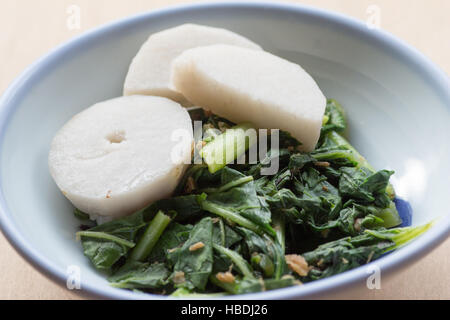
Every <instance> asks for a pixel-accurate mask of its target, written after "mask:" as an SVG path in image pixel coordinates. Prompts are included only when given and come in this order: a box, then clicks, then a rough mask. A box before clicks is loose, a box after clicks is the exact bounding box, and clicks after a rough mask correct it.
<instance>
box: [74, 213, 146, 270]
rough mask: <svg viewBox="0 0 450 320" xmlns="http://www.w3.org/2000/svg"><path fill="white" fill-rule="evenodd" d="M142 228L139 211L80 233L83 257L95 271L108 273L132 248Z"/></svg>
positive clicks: (141, 216)
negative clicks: (87, 259)
mask: <svg viewBox="0 0 450 320" xmlns="http://www.w3.org/2000/svg"><path fill="white" fill-rule="evenodd" d="M144 226H145V222H144V219H143V215H142V212H141V211H139V212H137V213H135V214H133V215H131V216H128V217H125V218H122V219H118V220H114V221H111V222H107V223H104V224H101V225H99V226H96V227H94V228H91V229H89V230H87V231H85V232H80V233H78V235H79V236H80V239H81V244H82V246H83V251H84V255H85V256H86V257H88V258H89V259H90V260H91V262H92V264H93V265H94V266H95V267H96V268H97V269H99V270H102V271H106V272H110V271H111V268H112V267H113V266H114V264H115V263H116V262H117V261H119V259H120V258H121V257H123V256H125V255H126V254H127V253H128V251H129V250H130V249H131V248H132V247H133V246H134V239H135V237H136V235H137V233H138V231H139V230H140V229H141V228H143V227H144ZM132 244H133V245H132Z"/></svg>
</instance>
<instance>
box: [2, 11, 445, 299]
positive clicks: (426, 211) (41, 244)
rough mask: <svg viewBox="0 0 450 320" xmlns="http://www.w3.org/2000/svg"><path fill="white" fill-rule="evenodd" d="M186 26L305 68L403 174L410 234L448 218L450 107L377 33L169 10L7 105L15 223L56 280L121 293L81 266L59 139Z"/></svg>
mask: <svg viewBox="0 0 450 320" xmlns="http://www.w3.org/2000/svg"><path fill="white" fill-rule="evenodd" d="M185 22H193V23H199V24H206V25H210V26H216V27H225V28H228V29H230V30H233V31H235V32H238V33H241V34H243V35H244V36H247V37H248V38H250V39H252V40H253V41H255V42H257V43H258V44H260V45H262V47H263V48H264V49H265V50H267V51H270V52H272V53H274V54H277V55H280V56H282V57H284V58H286V59H289V60H291V61H293V62H296V63H299V64H301V65H302V66H303V67H304V68H305V69H306V70H307V71H308V72H309V73H310V74H311V75H312V76H313V77H314V78H315V79H316V81H317V82H318V83H319V86H320V87H321V89H322V90H323V92H324V94H325V95H326V96H327V97H330V98H335V99H337V100H338V101H339V102H341V104H342V105H343V106H344V108H345V109H346V111H347V113H348V117H349V121H350V124H349V127H350V129H349V137H350V140H351V142H352V143H353V144H354V145H355V146H356V148H357V149H359V150H360V151H361V153H362V154H363V155H365V156H366V158H367V159H369V161H370V162H371V163H372V164H373V165H374V166H375V167H376V168H390V169H394V170H395V172H396V173H395V176H394V177H393V180H392V182H393V184H394V186H395V187H396V189H397V192H398V195H399V196H400V197H402V198H404V199H407V200H408V201H409V202H410V204H411V206H412V208H413V219H412V224H413V225H418V224H421V223H424V222H427V221H429V220H431V219H433V218H436V217H438V216H441V215H444V214H447V213H448V210H445V209H444V208H446V207H447V206H446V205H444V204H443V202H444V201H445V199H446V198H447V197H448V186H447V185H446V183H448V181H446V180H448V177H449V173H450V164H449V162H448V161H447V160H448V159H449V155H450V150H449V143H448V141H447V139H448V138H449V137H450V129H449V126H448V120H449V119H450V117H449V115H450V114H449V113H450V109H449V108H448V103H449V100H448V95H445V94H444V93H443V92H442V89H441V88H437V87H436V85H435V83H436V81H435V79H433V78H432V76H431V75H430V74H428V73H427V72H426V70H425V69H424V68H423V67H422V66H420V65H417V64H416V62H415V60H414V59H413V58H411V57H410V56H408V55H407V54H406V53H403V52H401V51H399V50H396V49H394V48H393V47H392V46H389V45H388V44H383V45H382V43H381V42H380V41H378V40H376V38H372V37H371V36H367V34H364V32H369V31H364V32H361V31H356V30H355V29H353V28H350V27H349V26H346V25H343V24H340V23H338V22H336V21H331V20H328V19H326V18H325V17H324V16H320V15H314V14H311V12H308V11H307V10H288V8H282V7H272V8H271V9H270V10H268V9H267V8H264V7H263V6H259V7H258V6H249V7H245V6H241V7H233V6H223V7H218V6H217V7H214V6H211V7H208V6H203V7H192V8H184V9H182V10H172V11H171V10H168V11H161V12H157V13H154V14H148V15H144V16H140V17H138V18H135V19H131V20H128V21H127V22H122V23H119V24H115V25H112V26H109V27H107V28H103V29H102V31H97V32H94V33H91V34H89V35H87V36H84V37H82V38H81V39H79V40H77V41H75V42H72V43H71V44H69V45H66V46H65V47H63V48H61V49H59V50H58V51H57V52H55V53H53V54H52V55H51V56H50V57H48V58H46V59H45V60H43V61H41V63H40V64H38V65H36V66H35V67H34V68H33V69H32V70H31V71H30V72H29V73H28V76H27V77H26V78H24V79H22V82H21V83H20V87H17V90H16V91H15V92H14V96H13V97H12V98H11V99H9V100H8V105H9V110H12V111H11V112H10V113H9V116H8V125H7V127H6V130H5V132H4V136H3V137H2V139H3V143H2V144H1V146H0V148H1V149H0V150H1V151H0V154H1V167H0V170H1V171H0V177H1V188H2V191H3V196H4V199H5V202H6V204H7V207H8V209H9V210H8V212H6V215H8V219H10V221H11V223H12V224H13V225H14V226H15V227H16V228H17V229H18V230H19V231H20V233H21V235H22V236H23V237H24V239H25V241H27V242H28V243H29V245H30V246H31V247H32V248H34V249H35V250H36V251H37V252H39V253H40V254H41V255H42V256H44V257H45V258H46V259H48V260H49V261H50V262H51V263H52V264H53V265H54V267H55V268H56V269H59V270H60V271H62V272H65V271H66V270H67V268H68V267H69V266H72V265H75V266H78V267H79V268H80V269H81V275H82V281H83V283H89V284H90V285H92V286H96V287H98V288H100V289H102V290H103V289H104V290H105V292H106V291H107V290H112V289H111V288H110V287H109V286H108V285H107V283H106V281H105V280H104V277H103V276H101V275H99V274H98V273H97V272H96V271H95V270H94V269H93V268H92V267H91V266H90V264H89V262H88V260H87V259H86V258H85V257H84V256H83V254H82V250H81V247H80V244H79V243H78V242H76V241H75V236H74V234H75V232H76V230H77V228H78V225H79V222H78V221H77V220H76V219H75V218H74V217H73V215H72V206H71V205H70V203H69V202H68V201H67V200H66V199H65V198H64V196H63V195H62V194H61V193H60V192H59V190H58V189H57V187H56V185H55V183H54V182H53V181H52V179H51V177H50V175H49V171H48V167H47V155H48V151H49V146H50V142H51V139H52V137H53V135H54V134H55V133H56V131H57V130H58V129H59V128H60V127H61V126H62V125H63V124H64V123H65V122H66V121H67V120H69V119H70V118H71V117H72V116H74V115H75V114H76V113H78V112H80V111H81V110H83V109H84V108H86V107H88V106H90V105H92V104H93V103H95V102H98V101H101V100H105V99H108V98H112V97H115V96H119V95H121V92H122V84H123V80H124V77H125V74H126V72H127V69H128V65H129V63H130V61H131V59H132V57H133V56H134V55H135V54H136V52H137V50H138V49H139V47H140V45H141V44H142V43H143V41H145V39H146V38H147V37H148V35H149V34H150V33H152V32H155V31H158V30H161V29H164V28H167V27H171V26H175V25H178V24H181V23H185ZM371 32H374V33H376V32H377V31H371ZM443 177H446V178H447V179H444V178H443ZM430 232H432V230H431V231H430ZM305 287H306V286H305ZM299 290H301V288H299Z"/></svg>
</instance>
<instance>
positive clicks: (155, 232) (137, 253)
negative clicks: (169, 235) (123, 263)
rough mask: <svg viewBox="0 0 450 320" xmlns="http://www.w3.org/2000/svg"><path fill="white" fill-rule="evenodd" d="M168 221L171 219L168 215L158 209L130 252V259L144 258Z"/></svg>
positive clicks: (138, 259)
mask: <svg viewBox="0 0 450 320" xmlns="http://www.w3.org/2000/svg"><path fill="white" fill-rule="evenodd" d="M170 221H172V219H171V218H170V217H169V216H168V215H165V214H164V213H163V212H162V211H158V213H157V214H156V216H155V217H154V218H153V220H152V221H151V222H150V224H149V225H148V227H147V229H146V230H145V232H144V234H143V235H142V237H141V239H140V240H139V242H138V243H137V245H136V247H135V248H134V249H133V251H132V252H131V255H130V259H132V260H136V261H143V260H145V259H146V258H147V257H148V255H149V254H150V252H151V251H152V249H153V247H154V246H155V244H156V242H157V241H158V239H159V237H160V236H161V234H162V233H163V232H164V230H165V229H166V227H167V226H168V224H169V223H170Z"/></svg>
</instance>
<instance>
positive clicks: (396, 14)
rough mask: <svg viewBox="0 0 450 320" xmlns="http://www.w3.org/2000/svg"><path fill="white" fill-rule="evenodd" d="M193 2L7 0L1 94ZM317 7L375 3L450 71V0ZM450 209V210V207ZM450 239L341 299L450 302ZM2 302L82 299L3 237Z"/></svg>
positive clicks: (358, 0) (314, 0) (0, 5)
mask: <svg viewBox="0 0 450 320" xmlns="http://www.w3.org/2000/svg"><path fill="white" fill-rule="evenodd" d="M192 2H198V1H187V0H164V1H162V0H126V1H123V0H95V1H93V0H33V1H29V0H1V1H0V30H1V31H0V92H3V91H4V90H5V89H6V88H7V86H8V85H9V84H10V83H11V81H12V80H13V79H14V78H15V77H16V76H17V75H19V74H20V72H21V71H23V69H24V68H26V67H27V66H28V65H29V64H30V63H32V62H33V61H34V60H36V59H37V58H38V57H40V56H42V55H43V54H45V53H46V52H48V51H49V50H50V49H51V48H53V47H55V46H56V45H58V44H60V43H62V42H64V41H67V40H69V39H70V38H72V37H74V36H76V35H78V34H80V33H82V32H85V31H87V30H89V29H92V28H94V27H97V26H99V25H102V24H104V23H107V22H111V21H113V20H115V19H119V18H123V17H126V16H129V15H132V14H136V13H140V12H144V11H148V10H152V9H156V8H161V7H164V6H168V5H174V4H181V3H192ZM288 2H297V3H303V4H307V5H313V6H316V7H321V8H325V9H329V10H333V11H337V12H340V13H344V14H347V15H350V16H353V17H355V18H358V19H361V20H366V19H367V17H368V16H367V12H366V10H367V8H368V7H369V5H377V6H378V7H379V8H380V10H381V27H382V28H383V29H385V30H387V31H389V32H391V33H393V34H394V35H396V36H398V37H399V38H401V39H403V40H405V41H406V42H408V43H409V44H411V45H413V46H414V47H416V48H417V49H419V50H420V51H421V52H423V53H424V54H425V55H427V56H428V57H430V58H431V59H432V60H433V61H434V62H436V63H437V64H438V65H439V66H440V67H442V68H443V69H444V70H445V71H446V72H447V74H449V73H450V40H449V39H450V20H449V19H448V12H450V1H447V0H432V1H425V0H396V1H392V0H371V1H368V0H307V1H306V0H305V1H288ZM70 5H77V6H79V7H80V9H81V29H80V30H69V29H68V28H67V26H66V22H67V18H68V14H67V12H66V10H67V8H68V7H69V6H70ZM447 210H448V209H447ZM449 253H450V240H449V239H448V240H447V241H446V242H444V243H443V244H442V245H441V246H440V247H439V248H437V249H436V250H434V251H433V252H431V253H430V254H429V255H428V256H427V257H425V258H424V259H422V260H420V261H418V262H416V263H415V264H414V265H413V266H411V267H409V268H408V269H406V270H404V271H402V272H401V273H399V274H397V275H396V276H395V277H392V278H391V279H388V280H387V281H383V282H382V288H381V290H368V289H356V290H352V291H344V292H341V293H339V294H333V295H330V296H327V297H331V298H336V299H393V298H395V299H450V272H449V271H448V270H450V258H449V256H450V255H449ZM0 270H1V272H0V299H79V298H80V297H79V296H78V295H77V294H76V292H71V291H69V290H67V289H65V288H64V287H60V286H59V285H57V284H55V283H53V282H51V281H50V280H48V279H47V278H45V277H44V276H43V275H41V274H40V273H38V272H37V271H36V270H35V269H33V267H31V266H30V265H29V264H28V263H26V262H25V260H23V259H22V258H21V257H20V256H19V255H18V254H17V253H16V252H15V250H14V249H13V248H12V247H11V246H10V245H9V243H8V242H7V241H6V239H5V238H4V237H3V236H2V235H0Z"/></svg>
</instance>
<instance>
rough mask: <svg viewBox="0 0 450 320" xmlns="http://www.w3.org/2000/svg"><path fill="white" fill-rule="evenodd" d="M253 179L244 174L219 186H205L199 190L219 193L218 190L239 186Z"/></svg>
mask: <svg viewBox="0 0 450 320" xmlns="http://www.w3.org/2000/svg"><path fill="white" fill-rule="evenodd" d="M250 181H253V176H245V177H242V178H239V179H236V180H233V181H231V182H228V183H227V184H224V185H223V186H221V187H219V188H205V189H202V190H200V192H205V193H219V192H225V191H228V190H230V189H231V188H234V187H237V186H240V185H241V184H244V183H247V182H250Z"/></svg>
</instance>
